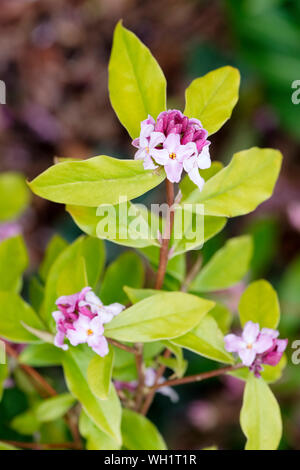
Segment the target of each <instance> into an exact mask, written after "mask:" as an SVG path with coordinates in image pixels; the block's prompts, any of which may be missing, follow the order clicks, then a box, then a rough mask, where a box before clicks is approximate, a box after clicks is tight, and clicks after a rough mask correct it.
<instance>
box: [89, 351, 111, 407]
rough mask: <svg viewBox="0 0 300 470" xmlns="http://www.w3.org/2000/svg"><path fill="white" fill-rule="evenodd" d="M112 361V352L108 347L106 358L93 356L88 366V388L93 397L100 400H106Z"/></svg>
mask: <svg viewBox="0 0 300 470" xmlns="http://www.w3.org/2000/svg"><path fill="white" fill-rule="evenodd" d="M113 361H114V350H113V348H112V347H111V346H110V347H109V353H108V354H107V355H106V356H104V357H100V356H98V355H96V356H94V357H93V359H92V360H91V362H90V363H89V366H88V370H87V379H88V383H89V386H90V388H91V390H92V392H93V393H94V395H96V397H98V398H100V399H101V400H106V399H107V398H108V394H109V388H110V380H111V375H112V369H113Z"/></svg>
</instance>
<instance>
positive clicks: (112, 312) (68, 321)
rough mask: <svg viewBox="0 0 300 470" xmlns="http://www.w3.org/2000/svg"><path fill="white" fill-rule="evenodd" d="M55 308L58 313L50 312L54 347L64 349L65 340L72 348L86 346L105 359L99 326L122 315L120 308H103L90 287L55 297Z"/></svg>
mask: <svg viewBox="0 0 300 470" xmlns="http://www.w3.org/2000/svg"><path fill="white" fill-rule="evenodd" d="M56 305H57V307H58V310H57V311H55V312H53V313H52V316H53V318H54V320H55V322H56V330H57V333H56V336H55V339H54V344H55V346H57V347H59V348H62V349H63V350H67V349H68V345H67V344H65V342H64V341H65V338H67V339H68V340H69V341H70V343H71V345H72V346H77V345H78V344H83V343H87V344H88V345H89V346H90V347H91V348H92V349H93V351H95V353H97V354H99V356H101V357H103V356H106V354H107V353H108V344H107V340H106V338H105V337H104V335H103V333H104V326H103V325H104V324H105V323H108V322H110V321H111V320H112V319H113V317H115V316H116V315H118V314H119V313H120V312H122V310H124V308H125V307H124V305H121V304H119V303H114V304H111V305H103V304H102V302H101V300H100V299H99V297H97V296H96V295H95V294H94V292H93V291H92V289H91V287H85V288H84V289H82V291H81V292H78V293H76V294H73V295H66V296H62V297H59V298H58V299H57V301H56Z"/></svg>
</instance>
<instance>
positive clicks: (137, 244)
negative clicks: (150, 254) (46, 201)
mask: <svg viewBox="0 0 300 470" xmlns="http://www.w3.org/2000/svg"><path fill="white" fill-rule="evenodd" d="M66 209H67V211H68V212H69V213H70V215H71V217H72V218H73V220H74V222H75V223H76V224H77V225H78V227H79V228H80V229H81V230H82V231H83V232H85V233H87V234H88V235H91V236H92V237H98V238H102V239H106V240H109V241H112V242H114V243H117V244H119V245H124V246H131V247H134V248H143V247H146V246H149V245H154V246H159V242H158V240H157V233H158V229H159V228H160V221H159V218H158V217H157V216H155V214H154V213H150V212H149V211H147V209H146V208H145V207H144V206H142V205H140V204H132V203H131V202H129V201H127V202H124V203H121V204H117V205H115V206H112V205H108V206H104V205H103V206H102V207H100V208H95V207H84V206H67V208H66ZM156 227H157V228H156ZM155 228H156V231H155Z"/></svg>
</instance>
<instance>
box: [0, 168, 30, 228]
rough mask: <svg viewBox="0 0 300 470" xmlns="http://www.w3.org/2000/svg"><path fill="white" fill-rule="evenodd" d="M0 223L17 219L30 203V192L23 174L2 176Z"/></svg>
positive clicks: (0, 180)
mask: <svg viewBox="0 0 300 470" xmlns="http://www.w3.org/2000/svg"><path fill="white" fill-rule="evenodd" d="M0 194H1V200H0V221H1V222H2V221H4V220H9V219H14V218H17V217H18V216H19V215H20V214H21V213H22V212H23V211H24V209H25V208H26V206H27V205H28V203H29V191H28V188H27V185H26V181H25V178H24V176H23V175H22V174H21V173H16V172H6V173H2V174H1V175H0Z"/></svg>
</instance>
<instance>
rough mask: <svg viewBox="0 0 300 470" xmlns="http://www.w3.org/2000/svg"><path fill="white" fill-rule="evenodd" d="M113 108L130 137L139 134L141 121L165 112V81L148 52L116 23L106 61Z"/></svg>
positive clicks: (130, 33)
mask: <svg viewBox="0 0 300 470" xmlns="http://www.w3.org/2000/svg"><path fill="white" fill-rule="evenodd" d="M109 95H110V101H111V104H112V107H113V108H114V110H115V112H116V114H117V116H118V118H119V119H120V121H121V123H122V124H123V126H124V127H126V129H127V131H128V133H129V134H130V136H131V137H132V138H133V139H134V138H135V137H138V136H139V134H140V122H141V121H143V120H144V119H146V118H147V116H148V114H150V115H151V116H152V117H153V118H154V119H156V117H157V115H158V114H159V113H160V112H161V111H164V110H165V109H166V79H165V77H164V74H163V72H162V70H161V68H160V66H159V65H158V63H157V62H156V60H155V59H154V57H153V56H152V54H151V52H150V50H149V49H148V48H147V47H146V46H144V44H143V43H142V42H141V41H140V40H139V39H138V38H137V37H136V36H135V35H134V34H133V33H132V32H131V31H128V29H126V28H124V27H123V26H122V24H121V22H119V23H118V24H117V26H116V29H115V33H114V39H113V47H112V52H111V57H110V62H109Z"/></svg>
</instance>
